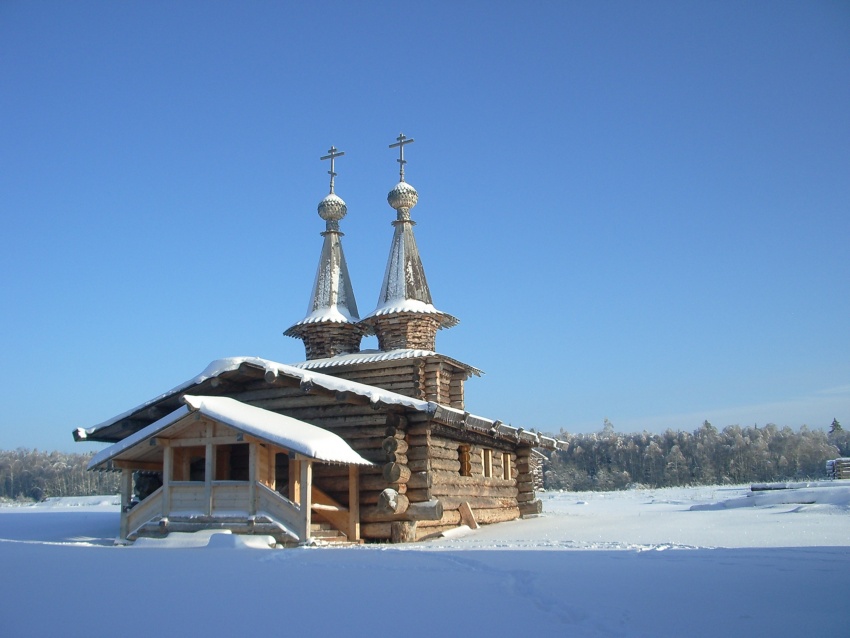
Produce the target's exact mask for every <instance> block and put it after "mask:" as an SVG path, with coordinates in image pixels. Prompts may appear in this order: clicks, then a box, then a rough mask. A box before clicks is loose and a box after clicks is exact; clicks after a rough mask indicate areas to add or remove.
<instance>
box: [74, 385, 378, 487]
mask: <svg viewBox="0 0 850 638" xmlns="http://www.w3.org/2000/svg"><path fill="white" fill-rule="evenodd" d="M183 402H184V405H183V406H182V407H180V408H178V409H177V410H175V411H174V412H172V413H171V414H169V415H167V416H165V417H163V418H161V419H159V420H158V421H155V422H154V423H151V424H150V425H148V426H147V427H145V428H142V429H141V430H139V431H138V432H136V433H135V434H131V435H130V436H128V437H127V438H125V439H123V440H121V441H119V442H118V443H115V444H114V445H111V446H109V447H108V448H106V449H104V450H101V451H100V452H98V453H97V454H96V455H95V456H94V457H92V460H91V461H90V462H89V465H88V469H90V470H93V469H97V468H101V467H103V466H104V465H105V464H106V463H108V462H109V461H111V460H113V459H116V458H117V457H118V456H120V455H123V454H125V453H127V452H128V451H129V450H131V449H132V448H135V447H136V446H138V445H140V444H141V443H143V442H145V441H147V440H149V439H151V438H152V437H154V436H157V435H158V434H161V433H162V432H164V431H166V430H168V429H169V428H172V426H174V425H176V424H177V423H178V422H179V421H181V420H182V419H184V418H185V417H186V416H188V415H190V414H192V413H200V414H202V415H204V416H206V417H208V418H210V419H212V420H214V421H218V422H219V423H223V424H225V425H227V426H229V427H231V428H233V429H234V430H237V431H239V432H242V433H244V434H247V435H249V436H252V437H255V438H257V439H260V440H262V441H265V442H266V443H271V444H272V445H276V446H278V447H282V448H285V449H287V450H291V451H293V452H297V453H299V454H303V455H304V456H307V457H310V458H312V459H316V460H317V461H324V462H327V463H345V464H353V465H372V463H371V462H370V461H367V460H366V459H364V458H363V457H362V456H360V455H359V454H358V453H357V452H355V451H354V450H353V449H351V447H350V446H349V445H348V443H346V442H345V441H344V440H343V439H342V438H341V437H339V436H337V435H336V434H334V433H333V432H329V431H328V430H325V429H323V428H320V427H317V426H315V425H311V424H310V423H305V422H304V421H299V420H298V419H293V418H292V417H288V416H285V415H283V414H278V413H276V412H271V411H269V410H264V409H262V408H258V407H256V406H253V405H248V404H247V403H242V402H241V401H237V400H236V399H231V398H229V397H206V396H192V395H184V396H183ZM133 456H136V455H133Z"/></svg>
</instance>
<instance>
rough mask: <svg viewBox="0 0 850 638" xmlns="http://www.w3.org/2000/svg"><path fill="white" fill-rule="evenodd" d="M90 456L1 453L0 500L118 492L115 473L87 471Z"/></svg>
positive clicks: (50, 453) (22, 451)
mask: <svg viewBox="0 0 850 638" xmlns="http://www.w3.org/2000/svg"><path fill="white" fill-rule="evenodd" d="M91 457H92V454H91V453H90V454H71V453H67V452H40V451H38V450H29V449H25V448H18V449H17V450H12V451H5V450H0V500H18V501H21V500H27V501H42V500H44V499H45V498H48V497H51V496H93V495H97V494H115V493H117V492H118V481H119V476H120V475H119V474H118V473H117V472H89V471H87V470H86V466H87V465H88V462H89V460H91Z"/></svg>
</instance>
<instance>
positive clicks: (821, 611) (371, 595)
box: [0, 482, 850, 638]
mask: <svg viewBox="0 0 850 638" xmlns="http://www.w3.org/2000/svg"><path fill="white" fill-rule="evenodd" d="M841 483H842V482H836V483H835V484H832V485H830V486H820V487H812V488H808V489H798V490H793V491H792V490H783V491H777V492H760V493H752V494H751V493H750V492H749V489H748V488H743V487H738V488H729V487H700V488H687V489H665V490H631V491H627V492H610V493H591V492H584V493H574V492H573V493H566V492H564V493H550V494H544V495H543V496H542V498H543V500H544V509H545V512H546V513H545V515H544V516H541V517H538V518H534V519H528V520H522V521H515V522H511V523H503V524H500V525H493V526H488V527H482V528H481V529H479V530H476V531H469V532H467V533H465V534H463V533H460V534H457V535H456V536H453V537H451V538H441V539H436V540H433V541H428V542H424V543H419V544H416V545H406V546H386V545H384V546H374V545H372V546H364V547H354V548H302V549H290V550H272V549H267V548H265V547H264V545H263V543H262V539H253V540H251V541H250V542H246V539H243V538H241V537H235V536H231V535H228V534H222V533H218V534H196V535H179V534H173V535H172V536H171V537H170V538H169V539H167V540H165V541H147V542H144V543H142V542H139V543H137V544H136V545H135V546H132V547H115V546H114V545H113V539H114V537H115V535H116V532H117V529H118V507H117V500H116V499H115V498H113V497H89V498H86V499H62V500H60V501H48V502H46V503H42V504H39V505H37V506H30V507H2V508H0V565H2V573H3V577H2V578H0V635H2V636H69V637H70V636H87V637H90V636H105V635H108V634H110V633H113V632H115V631H120V632H121V633H122V634H123V635H126V636H130V637H133V636H147V635H151V634H154V635H160V636H172V635H196V636H232V635H243V634H250V635H262V634H266V635H270V636H278V635H286V634H290V633H292V632H294V634H295V635H298V634H299V633H301V635H305V634H306V632H309V635H323V634H326V635H335V634H340V633H342V632H345V633H346V634H348V635H353V636H361V635H367V634H370V635H383V634H390V633H393V634H395V633H399V634H403V635H406V636H428V637H429V638H433V636H435V635H438V636H454V635H461V634H469V633H472V634H473V635H488V636H502V635H511V634H514V633H515V632H522V634H524V635H529V636H533V635H538V636H549V635H561V636H684V635H687V636H761V635H772V636H814V635H830V636H845V635H850V605H848V604H847V594H848V576H850V484H845V485H842V484H841ZM848 483H850V482H848ZM256 548H261V549H256ZM532 550H533V551H532ZM555 632H557V633H555Z"/></svg>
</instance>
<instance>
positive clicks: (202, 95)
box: [0, 0, 850, 451]
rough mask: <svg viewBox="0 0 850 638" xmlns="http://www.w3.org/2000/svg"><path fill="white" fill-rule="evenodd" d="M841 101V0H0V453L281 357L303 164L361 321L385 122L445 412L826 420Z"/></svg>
mask: <svg viewBox="0 0 850 638" xmlns="http://www.w3.org/2000/svg"><path fill="white" fill-rule="evenodd" d="M848 114H850V4H848V3H847V2H775V1H771V2H747V3H739V2H710V3H706V2H699V3H697V2H679V1H677V2H649V3H633V2H594V3H590V2H586V3H578V2H535V3H526V2H493V1H492V0H491V1H489V2H460V3H456V2H429V3H398V2H392V3H390V2H363V3H360V2H359V3H343V2H324V3H301V2H299V3H295V2H293V3H282V2H240V3H236V2H232V3H222V2H179V3H173V2H136V3H127V2H85V1H75V2H23V1H17V2H16V1H6V2H3V3H0V121H2V126H0V216H2V229H3V232H2V246H3V250H2V251H0V294H1V295H2V313H0V335H2V337H1V338H2V355H3V365H2V366H0V388H2V390H0V391H2V412H0V448H6V449H8V448H15V447H18V446H25V447H38V448H41V449H45V448H46V449H54V448H56V449H72V450H78V451H84V450H85V449H86V448H85V446H81V445H75V444H73V443H72V440H71V430H72V429H73V428H76V427H90V426H92V425H94V424H97V423H99V422H101V421H103V420H106V419H108V418H110V417H112V416H114V415H115V414H118V413H120V412H123V411H125V410H127V409H129V408H131V407H134V406H135V405H138V404H140V403H142V402H144V401H146V400H148V399H150V398H152V397H154V396H156V395H158V394H160V393H161V392H164V391H166V390H168V389H170V388H171V387H173V386H175V385H177V384H178V383H180V382H182V381H184V380H186V379H189V378H191V377H192V376H194V375H195V374H197V373H199V372H200V371H202V370H203V369H204V367H205V366H206V365H207V364H208V363H209V362H210V361H212V360H213V359H217V358H220V357H225V356H238V355H255V356H262V357H266V358H269V359H273V360H276V361H282V362H294V361H300V360H302V359H303V356H304V354H303V347H302V344H301V342H300V341H297V340H293V339H289V338H286V337H283V336H282V334H281V333H282V331H283V330H285V329H286V328H287V327H289V326H290V325H291V324H292V323H294V322H295V321H297V320H299V319H301V318H302V317H303V316H304V314H305V311H306V307H307V302H308V298H309V295H310V288H311V285H312V282H313V276H314V273H315V268H316V265H317V261H318V256H319V251H320V247H321V241H322V240H321V237H320V236H319V233H320V232H321V231H322V230H323V229H324V225H323V222H322V221H321V220H320V219H319V218H318V216H317V215H316V205H317V203H318V202H319V200H320V199H321V198H322V197H323V196H324V195H325V194H326V193H327V173H326V171H327V170H328V166H327V163H326V162H320V161H319V156H320V155H323V154H325V152H326V151H327V149H328V148H329V147H330V146H331V145H336V146H337V147H338V148H340V149H342V150H343V151H345V153H346V155H345V157H343V158H341V159H340V160H338V162H337V170H338V173H339V177H338V178H337V193H338V194H339V195H340V196H341V197H343V199H345V201H346V202H347V204H348V210H349V213H348V216H347V217H346V218H345V219H344V220H343V222H342V229H343V231H344V232H345V233H346V235H345V238H344V240H343V242H344V247H345V251H346V255H347V258H348V262H349V267H350V270H351V274H352V279H353V281H354V289H355V294H356V296H357V301H358V305H359V307H360V310H361V314H362V315H365V314H367V313H368V312H370V311H371V310H372V309H373V308H374V307H375V304H376V302H377V298H378V293H379V290H380V285H381V279H382V276H383V270H384V267H385V264H386V258H387V254H388V250H389V245H390V239H391V234H392V227H391V226H390V222H391V220H392V219H393V216H394V212H393V211H392V210H391V209H390V208H389V206H388V205H387V203H386V193H387V191H389V189H390V188H392V186H393V185H394V184H395V183H396V181H397V178H398V173H397V168H398V165H397V163H396V162H395V158H396V154H395V152H394V151H391V150H389V149H388V148H387V146H388V144H390V143H391V142H393V141H394V139H395V137H396V136H397V135H398V134H399V132H400V131H403V132H404V133H405V134H407V135H409V136H411V137H414V138H415V140H416V142H415V144H413V145H412V146H409V147H408V148H407V151H406V157H407V159H408V160H409V163H408V165H407V178H408V181H409V182H410V183H411V184H413V185H414V186H415V187H416V188H417V190H418V191H419V195H420V199H419V205H418V206H417V207H416V208H415V209H414V210H413V218H414V219H415V220H416V221H417V222H418V225H417V227H416V235H417V240H418V242H419V248H420V251H421V253H422V256H423V261H424V264H425V269H426V272H427V274H428V278H429V283H430V286H431V291H432V294H433V296H434V301H435V304H436V305H437V307H438V308H440V309H441V310H444V311H446V312H449V313H451V314H454V315H455V316H457V317H459V318H460V319H461V323H460V325H459V326H457V327H456V328H453V329H451V330H448V331H443V332H441V333H440V334H439V335H438V340H437V347H438V350H439V351H441V352H443V353H445V354H447V355H449V356H453V357H456V358H458V359H460V360H462V361H465V362H468V363H470V364H472V365H475V366H478V367H480V368H482V369H483V370H484V371H485V372H486V373H487V374H486V375H485V376H484V377H482V378H481V379H473V380H471V381H470V382H469V383H468V385H467V407H468V409H469V410H470V411H472V412H473V413H476V414H481V415H484V416H488V417H491V418H499V419H501V420H503V421H505V422H510V423H513V424H514V425H517V426H520V425H521V426H523V427H526V428H537V429H540V430H544V431H554V432H557V431H558V430H559V429H561V428H563V429H565V430H568V431H571V432H576V431H594V430H599V429H601V427H602V422H603V419H604V418H606V417H607V418H608V419H610V420H611V421H612V422H613V423H614V426H615V428H616V429H617V430H619V431H626V432H630V431H639V430H643V429H647V430H650V431H661V430H664V429H666V428H668V427H670V428H673V429H683V430H693V429H695V428H696V427H698V426H699V425H700V424H701V423H702V421H703V420H704V419H708V420H710V421H711V422H712V423H713V424H714V425H716V426H717V427H720V428H722V427H725V426H726V425H730V424H736V423H737V424H740V425H752V424H753V423H757V424H759V425H763V424H765V423H771V422H772V423H776V424H778V425H790V426H792V427H795V428H796V427H799V426H800V425H802V424H808V425H809V426H810V427H817V428H820V427H827V426H828V425H829V423H830V422H831V421H832V419H833V417H837V418H838V419H839V420H840V421H843V422H845V423H846V424H848V425H850V347H848V319H850V266H848V264H849V263H850V260H848V254H847V247H848V239H850V216H848V213H850V115H848ZM364 347H374V340H372V341H366V342H364Z"/></svg>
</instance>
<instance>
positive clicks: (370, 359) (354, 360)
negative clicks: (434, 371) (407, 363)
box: [292, 348, 484, 377]
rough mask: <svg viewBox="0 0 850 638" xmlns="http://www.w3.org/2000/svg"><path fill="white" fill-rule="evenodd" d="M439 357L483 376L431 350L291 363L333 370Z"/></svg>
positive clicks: (367, 352)
mask: <svg viewBox="0 0 850 638" xmlns="http://www.w3.org/2000/svg"><path fill="white" fill-rule="evenodd" d="M433 356H439V357H442V358H443V359H445V360H447V361H449V362H451V363H453V364H455V365H457V366H458V367H459V368H462V369H464V370H466V371H467V372H469V373H470V374H473V375H475V376H476V377H480V376H481V375H482V374H484V373H483V372H482V371H481V370H479V369H478V368H474V367H472V366H471V365H468V364H466V363H463V362H462V361H458V360H457V359H452V358H451V357H447V356H445V355H441V354H438V353H436V352H434V351H433V350H417V349H415V348H400V349H398V350H386V351H385V350H361V351H360V352H353V353H350V354H340V355H337V356H335V357H327V358H324V359H310V360H308V361H302V362H300V363H293V364H292V365H293V366H295V367H296V368H303V369H304V370H321V369H322V368H335V367H337V366H349V365H357V364H361V363H378V362H381V361H399V360H402V359H418V358H420V357H433Z"/></svg>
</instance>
